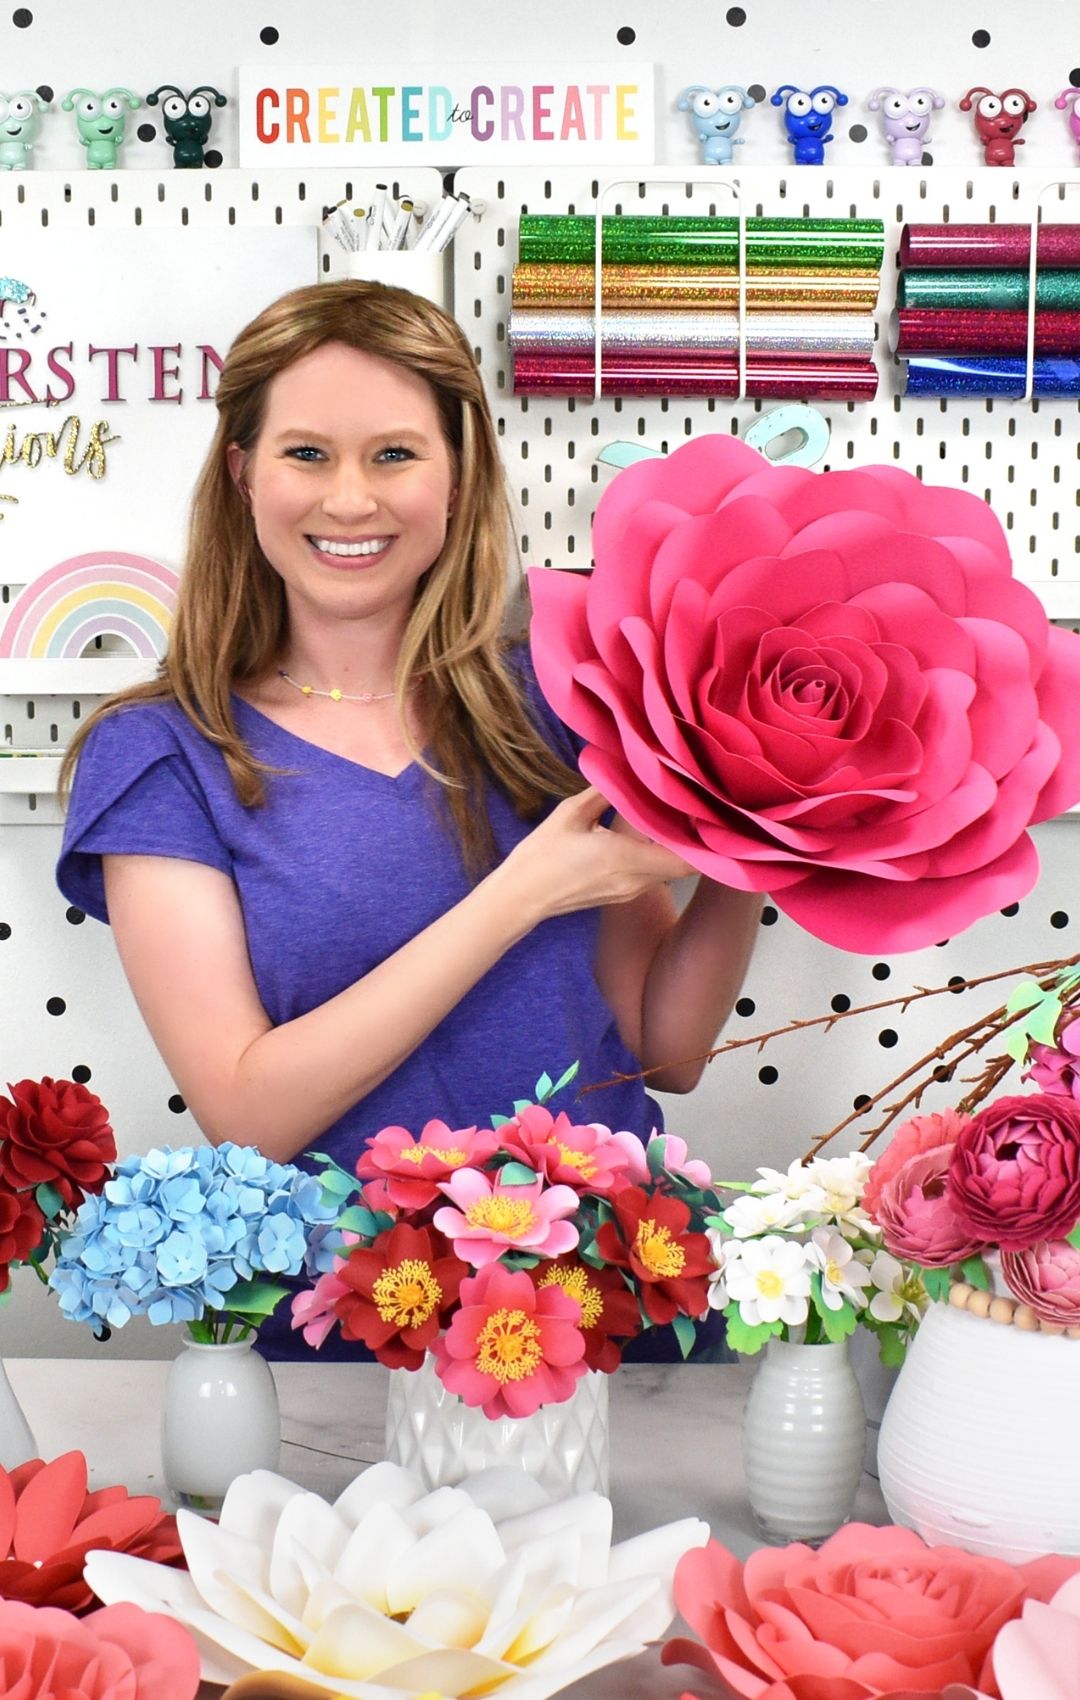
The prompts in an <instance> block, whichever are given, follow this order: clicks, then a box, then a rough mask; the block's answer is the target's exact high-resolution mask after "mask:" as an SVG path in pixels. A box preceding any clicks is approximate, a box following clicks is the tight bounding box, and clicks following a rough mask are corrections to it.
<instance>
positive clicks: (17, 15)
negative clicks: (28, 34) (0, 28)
mask: <svg viewBox="0 0 1080 1700" xmlns="http://www.w3.org/2000/svg"><path fill="white" fill-rule="evenodd" d="M11 21H12V23H13V24H14V25H15V28H16V29H17V30H28V29H29V28H30V25H31V24H32V23H33V21H34V14H33V12H31V11H29V10H28V9H27V8H26V7H25V6H20V7H19V9H18V11H17V12H12V14H11Z"/></svg>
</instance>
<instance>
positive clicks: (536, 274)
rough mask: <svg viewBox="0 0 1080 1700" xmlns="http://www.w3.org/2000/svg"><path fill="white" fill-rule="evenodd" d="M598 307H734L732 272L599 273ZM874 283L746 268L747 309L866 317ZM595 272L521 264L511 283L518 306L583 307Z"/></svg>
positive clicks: (642, 269) (850, 276) (848, 276)
mask: <svg viewBox="0 0 1080 1700" xmlns="http://www.w3.org/2000/svg"><path fill="white" fill-rule="evenodd" d="M600 287H601V300H602V302H603V306H604V308H605V310H606V309H607V308H609V307H611V308H616V307H626V308H633V309H635V311H639V312H645V311H648V310H649V309H650V308H660V307H663V308H668V309H677V310H679V311H680V312H681V311H686V310H692V309H694V308H697V307H703V306H709V307H717V308H719V307H729V308H730V307H736V308H737V307H738V304H739V282H738V271H737V268H736V267H735V266H715V267H713V266H694V267H689V266H602V267H601V270H600ZM878 288H879V278H878V274H877V272H876V271H874V270H873V269H871V268H863V269H862V270H859V269H853V270H846V269H843V268H840V267H836V266H834V267H831V268H829V269H823V268H820V267H819V268H818V269H817V270H816V271H813V272H803V273H801V274H795V275H793V274H791V273H790V272H786V271H784V270H783V269H782V268H777V267H775V266H750V267H749V268H748V272H747V278H746V305H747V307H748V308H750V309H752V310H753V311H755V312H756V311H757V310H758V309H762V310H768V309H773V310H775V311H777V312H789V313H791V312H794V313H810V312H814V313H871V312H873V310H874V307H875V306H876V305H877V298H878ZM595 291H596V273H595V271H594V269H593V267H592V266H587V265H577V266H570V265H548V264H537V265H532V264H529V265H518V266H515V267H514V271H513V276H512V278H511V299H512V301H513V304H514V306H515V307H584V308H589V309H590V310H591V308H592V305H593V301H594V299H595Z"/></svg>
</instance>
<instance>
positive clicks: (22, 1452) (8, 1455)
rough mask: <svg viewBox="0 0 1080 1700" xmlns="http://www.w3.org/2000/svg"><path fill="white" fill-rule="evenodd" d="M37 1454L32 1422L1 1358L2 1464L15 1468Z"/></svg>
mask: <svg viewBox="0 0 1080 1700" xmlns="http://www.w3.org/2000/svg"><path fill="white" fill-rule="evenodd" d="M37 1455H38V1451H37V1442H36V1441H35V1439H34V1437H33V1435H32V1434H31V1432H30V1424H29V1423H28V1422H27V1420H26V1418H25V1416H24V1415H23V1408H22V1406H21V1405H20V1404H19V1401H18V1400H17V1399H16V1397H15V1391H14V1388H13V1387H12V1385H11V1383H10V1381H9V1380H8V1378H7V1370H6V1369H5V1368H4V1365H3V1361H2V1360H0V1466H2V1467H3V1468H4V1469H5V1470H13V1469H14V1468H15V1466H16V1464H25V1463H26V1460H27V1459H28V1458H36V1457H37Z"/></svg>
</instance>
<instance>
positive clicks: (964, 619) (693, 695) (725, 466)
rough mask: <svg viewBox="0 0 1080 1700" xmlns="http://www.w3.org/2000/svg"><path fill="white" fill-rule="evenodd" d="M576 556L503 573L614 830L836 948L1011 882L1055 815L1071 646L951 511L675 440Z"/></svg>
mask: <svg viewBox="0 0 1080 1700" xmlns="http://www.w3.org/2000/svg"><path fill="white" fill-rule="evenodd" d="M593 553H594V556H595V561H596V570H595V572H594V573H593V574H592V576H591V577H583V576H582V575H581V574H579V573H560V572H550V571H541V570H534V571H532V572H531V573H530V575H529V583H530V590H531V593H532V598H533V604H534V616H533V623H532V651H533V658H534V663H535V667H536V673H537V677H538V679H539V681H540V685H541V687H542V689H543V691H544V694H545V696H546V697H547V699H548V701H549V702H550V703H551V705H552V707H553V708H554V709H555V711H556V712H557V713H558V714H559V715H560V716H561V717H562V719H563V720H565V721H566V722H567V723H568V724H569V725H570V726H572V727H573V728H574V730H575V731H576V732H579V733H580V734H581V735H582V736H583V737H584V738H585V739H586V740H587V745H586V748H585V750H584V751H583V752H582V755H581V758H580V765H581V771H582V772H583V773H584V774H585V776H586V777H587V778H588V779H590V780H591V781H592V782H593V784H595V785H596V786H598V787H599V789H600V790H601V791H602V792H603V794H604V796H605V797H607V798H608V800H609V801H610V802H611V803H613V804H614V805H615V807H616V808H618V810H619V811H620V813H621V814H623V815H624V816H625V817H626V819H627V820H628V821H630V822H631V824H632V825H634V826H635V827H637V828H638V829H639V830H640V831H642V832H645V833H647V834H648V835H649V836H650V837H651V838H655V839H657V840H659V841H660V842H661V843H663V844H666V845H668V846H669V847H670V848H671V849H673V850H675V851H677V852H678V854H679V855H681V856H682V857H684V858H685V860H686V861H688V862H690V863H691V864H692V865H693V866H694V867H696V868H699V869H700V870H701V872H702V873H704V874H708V875H709V876H710V877H712V878H713V879H716V880H719V881H721V882H723V883H724V884H726V885H730V886H734V887H735V888H736V889H738V890H741V891H768V892H770V893H772V895H773V898H774V901H775V902H776V903H777V905H778V906H779V907H780V908H781V909H784V910H786V911H787V913H788V914H789V915H790V916H791V917H792V918H793V919H794V920H795V921H797V922H798V923H799V924H800V925H801V926H803V927H805V928H806V929H807V930H808V931H809V932H811V933H815V934H816V935H817V936H818V937H819V938H823V939H825V940H826V941H827V942H828V943H830V944H835V945H839V946H840V947H842V948H844V949H847V950H857V951H874V952H880V951H886V950H915V949H917V948H919V947H920V946H923V945H928V944H931V943H933V942H935V941H936V940H938V939H942V938H945V937H948V936H949V935H951V934H953V933H956V932H959V931H960V930H961V928H963V927H966V926H968V925H970V923H971V922H972V921H975V920H977V919H978V918H979V917H980V916H982V915H986V914H988V913H990V912H991V911H993V910H994V909H998V908H1001V907H1002V906H1003V905H1005V904H1006V903H1010V902H1013V901H1015V900H1016V899H1017V898H1018V897H1021V896H1023V895H1024V893H1025V892H1027V891H1029V890H1030V889H1031V887H1032V885H1033V884H1034V882H1035V879H1036V876H1037V872H1038V863H1037V857H1036V853H1035V848H1034V845H1033V844H1032V842H1031V840H1030V838H1029V836H1028V834H1027V831H1026V828H1027V827H1028V826H1029V824H1030V823H1032V822H1034V821H1040V820H1046V819H1047V818H1049V817H1050V816H1052V815H1057V814H1060V813H1061V812H1062V810H1063V809H1066V808H1069V807H1070V806H1071V805H1072V804H1073V803H1074V802H1076V801H1077V799H1078V798H1080V719H1078V717H1077V715H1076V708H1075V705H1076V702H1077V700H1078V698H1080V642H1078V641H1077V639H1076V637H1075V635H1074V634H1073V633H1071V632H1066V631H1059V630H1055V629H1054V628H1052V627H1050V626H1049V624H1048V622H1047V619H1046V615H1045V613H1044V611H1043V609H1042V606H1041V604H1040V603H1039V601H1038V598H1037V597H1036V596H1035V594H1034V592H1033V591H1031V590H1029V589H1028V588H1027V587H1026V586H1025V585H1022V584H1020V583H1018V582H1017V581H1016V580H1015V579H1013V578H1012V577H1011V567H1010V561H1009V551H1008V547H1007V544H1006V540H1005V536H1004V533H1003V532H1002V530H1001V527H1000V525H999V524H998V522H997V520H996V519H995V518H994V516H993V514H992V513H991V512H990V510H989V508H988V507H987V506H986V505H985V503H983V502H982V501H980V500H979V499H978V498H977V497H976V496H974V495H972V494H970V493H969V492H966V491H959V490H949V489H935V488H930V487H928V486H926V485H923V484H921V483H920V482H919V481H918V479H916V478H913V477H912V476H911V474H910V473H907V472H904V471H902V470H901V469H900V468H899V467H881V466H873V467H867V468H865V469H863V470H861V471H850V472H824V473H815V472H810V471H808V470H805V469H803V468H798V467H788V466H784V467H776V466H772V465H770V463H769V462H768V461H767V460H765V459H763V458H762V456H761V455H760V454H758V453H757V452H756V451H755V450H754V449H751V448H748V447H747V446H746V445H745V444H744V443H739V442H737V441H735V440H733V439H732V438H731V437H729V436H707V437H700V438H698V439H697V440H695V441H693V442H690V443H687V444H686V445H685V446H684V447H682V448H680V449H678V450H676V452H675V453H674V454H672V455H669V456H667V457H666V458H657V459H652V460H645V461H640V462H638V463H637V464H636V465H634V466H631V467H629V468H628V469H627V470H626V471H624V472H622V473H620V474H619V476H618V477H617V478H616V479H615V480H614V482H613V483H612V484H611V486H610V487H609V489H608V490H607V491H606V493H605V495H604V497H603V499H602V500H601V502H600V505H599V508H598V510H597V514H596V521H595V525H594V528H593Z"/></svg>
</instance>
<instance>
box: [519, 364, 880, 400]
mask: <svg viewBox="0 0 1080 1700" xmlns="http://www.w3.org/2000/svg"><path fill="white" fill-rule="evenodd" d="M602 375H603V386H602V393H603V394H604V395H605V396H665V395H667V396H672V395H701V396H737V395H738V393H739V368H738V365H737V363H736V362H735V361H734V360H731V359H727V360H724V359H709V358H702V357H700V356H697V355H668V354H637V355H617V356H612V358H611V359H609V360H605V361H604V362H603V367H602ZM877 382H878V374H877V367H876V366H875V365H874V364H873V362H872V361H869V360H835V361H831V362H830V361H822V360H801V359H798V358H796V357H790V358H782V357H779V356H776V357H770V358H765V357H758V358H751V359H749V360H748V361H747V363H746V393H747V395H748V396H751V397H754V396H787V397H790V398H796V397H797V398H800V399H804V398H812V399H816V400H819V401H871V400H873V397H874V396H875V394H876V393H877ZM594 387H595V367H594V363H593V358H592V356H591V355H589V354H562V355H554V354H520V355H517V356H515V358H514V394H515V395H551V396H592V395H593V393H594Z"/></svg>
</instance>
